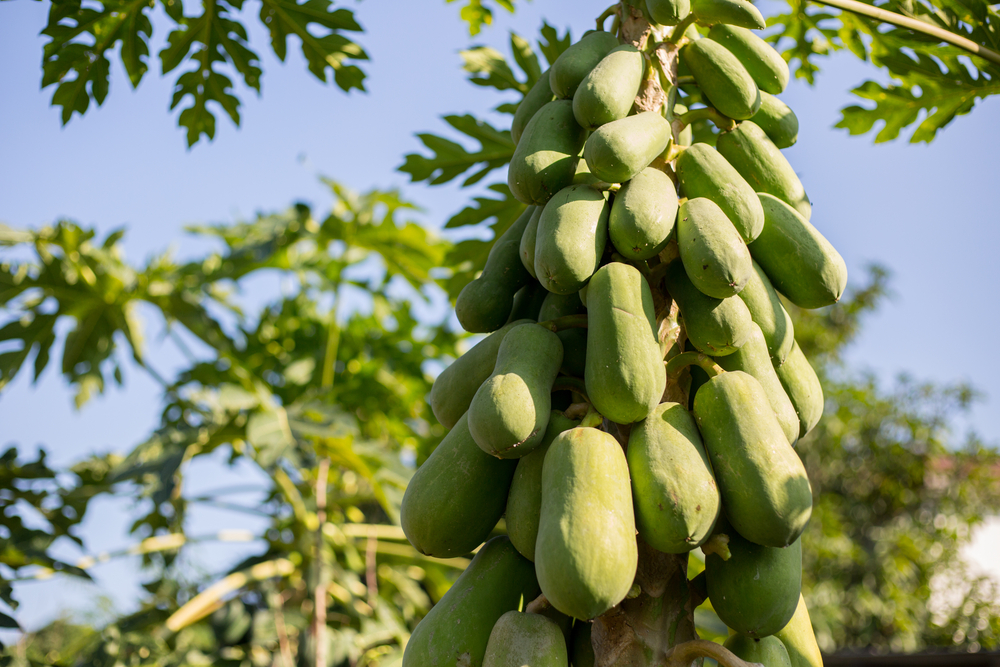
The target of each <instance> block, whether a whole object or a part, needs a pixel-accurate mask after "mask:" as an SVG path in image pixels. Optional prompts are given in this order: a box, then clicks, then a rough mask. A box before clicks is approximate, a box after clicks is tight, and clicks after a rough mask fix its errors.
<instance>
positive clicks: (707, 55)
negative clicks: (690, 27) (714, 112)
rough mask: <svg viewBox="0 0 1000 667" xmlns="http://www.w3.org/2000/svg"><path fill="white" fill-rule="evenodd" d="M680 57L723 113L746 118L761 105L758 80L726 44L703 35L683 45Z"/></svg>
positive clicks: (708, 96)
mask: <svg viewBox="0 0 1000 667" xmlns="http://www.w3.org/2000/svg"><path fill="white" fill-rule="evenodd" d="M680 57H681V59H683V60H684V62H685V63H686V64H687V67H688V69H689V70H691V75H692V76H694V80H695V82H696V83H697V84H698V87H699V88H700V89H701V92H702V94H703V95H704V96H705V97H706V98H708V101H709V103H711V105H712V106H713V107H715V108H716V109H718V111H719V113H721V114H723V115H725V116H729V117H730V118H735V119H736V120H745V119H747V118H750V117H751V116H753V115H754V114H755V113H757V110H758V109H760V90H759V89H758V88H757V83H756V82H755V81H754V80H753V77H752V76H750V72H748V71H747V68H746V67H744V66H743V63H741V62H740V61H739V59H737V57H736V56H734V55H733V54H732V53H730V52H729V50H728V49H727V48H726V47H724V46H722V45H721V44H719V43H718V42H715V41H712V40H710V39H699V40H698V41H696V42H689V43H688V44H687V45H685V46H684V47H683V48H681V52H680Z"/></svg>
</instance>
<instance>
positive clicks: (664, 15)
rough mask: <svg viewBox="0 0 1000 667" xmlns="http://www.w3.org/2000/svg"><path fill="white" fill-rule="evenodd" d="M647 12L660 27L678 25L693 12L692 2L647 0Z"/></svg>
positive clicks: (685, 0) (682, 0) (688, 0)
mask: <svg viewBox="0 0 1000 667" xmlns="http://www.w3.org/2000/svg"><path fill="white" fill-rule="evenodd" d="M646 11H648V12H649V16H650V17H651V18H652V19H653V20H654V21H655V22H657V23H659V24H660V25H677V24H678V23H680V22H681V21H682V20H683V19H685V18H687V15H688V13H689V12H690V11H691V0H646Z"/></svg>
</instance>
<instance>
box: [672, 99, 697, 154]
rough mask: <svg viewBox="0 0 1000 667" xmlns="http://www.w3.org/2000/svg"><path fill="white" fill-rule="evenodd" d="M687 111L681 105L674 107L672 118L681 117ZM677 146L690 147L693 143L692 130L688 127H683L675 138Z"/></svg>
mask: <svg viewBox="0 0 1000 667" xmlns="http://www.w3.org/2000/svg"><path fill="white" fill-rule="evenodd" d="M688 111H689V109H688V108H687V107H686V106H684V105H683V104H675V105H674V118H678V117H680V116H683V115H684V114H686V113H687V112H688ZM676 143H677V145H678V146H690V145H691V144H693V143H694V129H693V128H692V127H691V126H690V125H685V126H684V129H683V130H681V133H680V134H679V135H678V136H677V141H676Z"/></svg>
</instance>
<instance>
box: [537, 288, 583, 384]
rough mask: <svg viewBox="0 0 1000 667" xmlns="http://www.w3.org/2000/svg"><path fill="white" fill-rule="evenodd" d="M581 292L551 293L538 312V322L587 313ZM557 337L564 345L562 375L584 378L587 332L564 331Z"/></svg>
mask: <svg viewBox="0 0 1000 667" xmlns="http://www.w3.org/2000/svg"><path fill="white" fill-rule="evenodd" d="M586 312H587V309H586V308H584V306H583V302H582V301H580V293H579V292H571V293H569V294H556V293H554V292H549V294H548V296H546V297H545V301H544V302H543V303H542V308H541V310H540V311H539V312H538V321H539V322H546V321H548V320H554V319H556V318H557V317H565V316H567V315H582V314H583V313H586ZM556 335H557V336H559V340H561V341H562V344H563V362H562V366H561V367H560V368H559V371H560V372H561V373H565V374H566V375H572V376H573V377H578V378H582V377H583V373H584V369H585V367H586V364H587V330H586V329H584V328H572V329H563V330H561V331H557V332H556Z"/></svg>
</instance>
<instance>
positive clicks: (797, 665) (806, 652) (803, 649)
mask: <svg viewBox="0 0 1000 667" xmlns="http://www.w3.org/2000/svg"><path fill="white" fill-rule="evenodd" d="M774 636H775V637H777V638H778V639H780V640H781V643H782V644H784V645H785V649H787V651H788V657H789V658H790V659H791V663H792V667H823V655H822V654H821V653H820V652H819V645H818V644H817V643H816V635H815V634H814V633H813V627H812V621H810V620H809V609H808V608H807V607H806V600H805V598H804V597H802V595H801V594H799V604H798V606H796V607H795V613H794V614H793V615H792V620H790V621H788V624H787V625H786V626H785V627H783V628H782V629H781V630H778V632H777V634H775V635H774Z"/></svg>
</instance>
